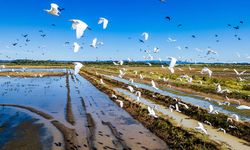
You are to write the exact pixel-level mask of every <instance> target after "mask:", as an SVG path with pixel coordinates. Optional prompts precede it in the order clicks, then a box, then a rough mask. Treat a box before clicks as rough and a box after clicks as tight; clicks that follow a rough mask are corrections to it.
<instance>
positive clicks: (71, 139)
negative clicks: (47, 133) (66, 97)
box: [51, 120, 87, 150]
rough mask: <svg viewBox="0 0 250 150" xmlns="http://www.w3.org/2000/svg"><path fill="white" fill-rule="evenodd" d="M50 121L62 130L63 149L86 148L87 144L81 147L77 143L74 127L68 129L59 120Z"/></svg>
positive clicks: (75, 149) (76, 149)
mask: <svg viewBox="0 0 250 150" xmlns="http://www.w3.org/2000/svg"><path fill="white" fill-rule="evenodd" d="M51 123H52V124H53V125H54V126H55V127H56V128H57V129H58V130H60V131H61V132H62V134H63V137H64V143H65V149H66V150H71V149H72V150H78V149H79V150H80V149H86V150H87V145H86V147H85V148H84V147H81V146H80V144H79V143H78V140H77V136H78V134H77V132H76V131H75V129H70V128H68V127H66V126H65V125H63V124H62V123H60V122H59V121H56V120H54V121H51Z"/></svg>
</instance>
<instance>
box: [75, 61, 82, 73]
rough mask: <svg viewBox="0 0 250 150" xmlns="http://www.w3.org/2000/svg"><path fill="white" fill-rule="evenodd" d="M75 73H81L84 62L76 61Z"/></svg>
mask: <svg viewBox="0 0 250 150" xmlns="http://www.w3.org/2000/svg"><path fill="white" fill-rule="evenodd" d="M74 64H75V69H74V70H75V73H74V74H75V75H76V74H78V73H79V71H80V69H81V68H82V67H83V64H81V63H79V62H75V63H74Z"/></svg>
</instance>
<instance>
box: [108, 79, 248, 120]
mask: <svg viewBox="0 0 250 150" xmlns="http://www.w3.org/2000/svg"><path fill="white" fill-rule="evenodd" d="M105 76H106V77H109V78H111V79H114V80H117V81H121V82H123V83H126V84H129V83H130V82H129V81H128V80H126V79H121V78H119V77H114V76H107V75H105ZM133 85H136V86H137V87H138V88H144V89H147V90H150V91H153V92H158V93H160V94H162V95H167V96H171V97H176V98H180V99H181V100H182V101H184V102H186V103H190V104H193V105H197V106H200V107H202V108H205V109H209V105H213V106H214V109H215V110H217V111H219V112H222V113H224V114H227V115H229V116H231V115H232V114H237V115H238V116H239V118H240V119H241V120H243V121H250V116H247V115H244V113H238V112H234V111H229V110H226V109H225V108H224V107H223V106H220V105H218V103H216V100H215V99H212V101H207V100H205V99H204V97H201V96H198V95H192V94H187V93H184V92H179V91H174V90H172V89H164V90H161V89H160V90H156V89H154V88H153V87H151V86H149V85H146V84H140V83H134V84H133ZM236 106H237V105H233V104H231V105H230V107H236Z"/></svg>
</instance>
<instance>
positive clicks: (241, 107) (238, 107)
mask: <svg viewBox="0 0 250 150" xmlns="http://www.w3.org/2000/svg"><path fill="white" fill-rule="evenodd" d="M236 108H237V109H241V110H243V109H247V110H250V107H249V106H246V105H240V106H237V107H236Z"/></svg>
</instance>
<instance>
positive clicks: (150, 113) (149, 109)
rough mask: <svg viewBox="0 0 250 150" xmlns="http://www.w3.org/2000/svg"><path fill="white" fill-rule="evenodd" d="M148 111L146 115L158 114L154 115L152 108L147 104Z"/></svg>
mask: <svg viewBox="0 0 250 150" xmlns="http://www.w3.org/2000/svg"><path fill="white" fill-rule="evenodd" d="M148 112H149V114H148V115H150V116H153V117H155V118H158V116H156V114H155V111H154V109H153V108H151V107H150V106H148Z"/></svg>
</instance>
